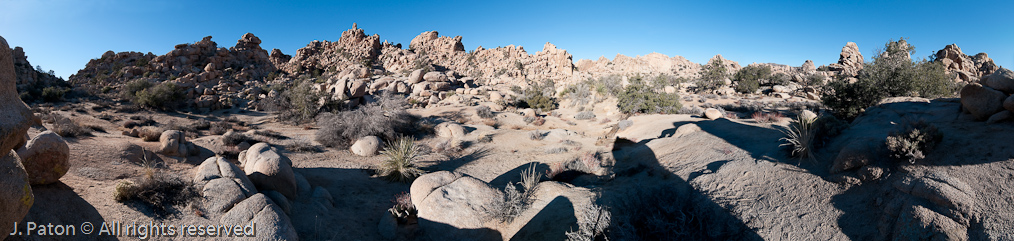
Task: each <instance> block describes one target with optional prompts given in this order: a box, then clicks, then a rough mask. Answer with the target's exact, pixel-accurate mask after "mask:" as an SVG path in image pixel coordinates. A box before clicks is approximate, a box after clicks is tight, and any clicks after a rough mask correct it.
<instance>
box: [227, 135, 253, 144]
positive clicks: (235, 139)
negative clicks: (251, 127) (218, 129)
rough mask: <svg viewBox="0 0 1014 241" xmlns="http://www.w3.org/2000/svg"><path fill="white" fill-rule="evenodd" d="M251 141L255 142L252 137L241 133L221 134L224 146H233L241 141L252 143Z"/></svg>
mask: <svg viewBox="0 0 1014 241" xmlns="http://www.w3.org/2000/svg"><path fill="white" fill-rule="evenodd" d="M252 141H253V142H255V141H254V139H253V138H251V137H250V136H247V135H246V134H243V133H236V132H231V133H230V132H226V134H225V135H222V144H223V145H226V146H235V145H239V143H243V142H248V143H252Z"/></svg>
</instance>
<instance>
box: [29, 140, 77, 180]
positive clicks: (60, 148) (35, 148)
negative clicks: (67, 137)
mask: <svg viewBox="0 0 1014 241" xmlns="http://www.w3.org/2000/svg"><path fill="white" fill-rule="evenodd" d="M18 157H21V163H22V164H24V166H25V171H27V172H28V179H29V180H30V182H31V183H32V184H33V185H35V184H50V183H54V182H56V181H58V180H60V177H63V175H64V174H67V171H68V170H70V147H69V146H67V141H64V140H63V137H60V135H57V134H56V133H53V132H52V131H45V132H42V133H40V134H39V135H37V136H35V137H34V138H32V140H31V141H28V144H27V145H25V146H24V147H22V148H21V149H18Z"/></svg>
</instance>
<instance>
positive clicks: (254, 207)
mask: <svg viewBox="0 0 1014 241" xmlns="http://www.w3.org/2000/svg"><path fill="white" fill-rule="evenodd" d="M219 223H220V224H222V225H225V226H230V227H232V226H236V225H239V226H246V225H250V224H255V227H254V228H255V229H256V240H299V235H298V234H296V228H295V227H293V226H292V221H291V220H289V216H287V215H285V213H284V212H283V211H282V209H281V208H279V207H278V205H277V204H275V203H274V201H271V199H270V198H268V197H267V196H266V195H264V194H263V193H258V194H256V195H253V196H251V197H250V198H247V199H246V200H243V201H242V202H240V203H238V204H236V206H234V207H233V208H232V209H230V210H229V212H226V213H225V215H223V216H222V218H221V220H220V221H219Z"/></svg>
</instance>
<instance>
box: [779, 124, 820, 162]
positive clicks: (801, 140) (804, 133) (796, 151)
mask: <svg viewBox="0 0 1014 241" xmlns="http://www.w3.org/2000/svg"><path fill="white" fill-rule="evenodd" d="M813 121H814V119H813V118H806V117H803V116H802V115H798V116H796V119H795V120H793V121H792V123H791V124H790V127H789V129H788V130H783V131H782V133H784V134H785V137H782V138H781V139H779V140H780V141H785V142H786V143H782V144H781V145H779V146H789V147H791V148H792V149H791V150H792V153H791V154H792V156H794V157H798V158H800V159H813V158H814V156H813V140H814V139H815V136H816V134H817V132H816V130H814V128H813Z"/></svg>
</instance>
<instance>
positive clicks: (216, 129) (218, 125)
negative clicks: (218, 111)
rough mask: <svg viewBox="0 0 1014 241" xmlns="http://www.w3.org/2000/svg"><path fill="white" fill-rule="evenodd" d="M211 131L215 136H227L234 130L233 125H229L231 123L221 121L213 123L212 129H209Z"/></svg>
mask: <svg viewBox="0 0 1014 241" xmlns="http://www.w3.org/2000/svg"><path fill="white" fill-rule="evenodd" d="M209 129H210V130H211V134H213V135H221V134H225V133H226V132H228V131H229V130H232V124H231V123H229V122H225V121H219V122H215V123H211V128H209Z"/></svg>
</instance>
